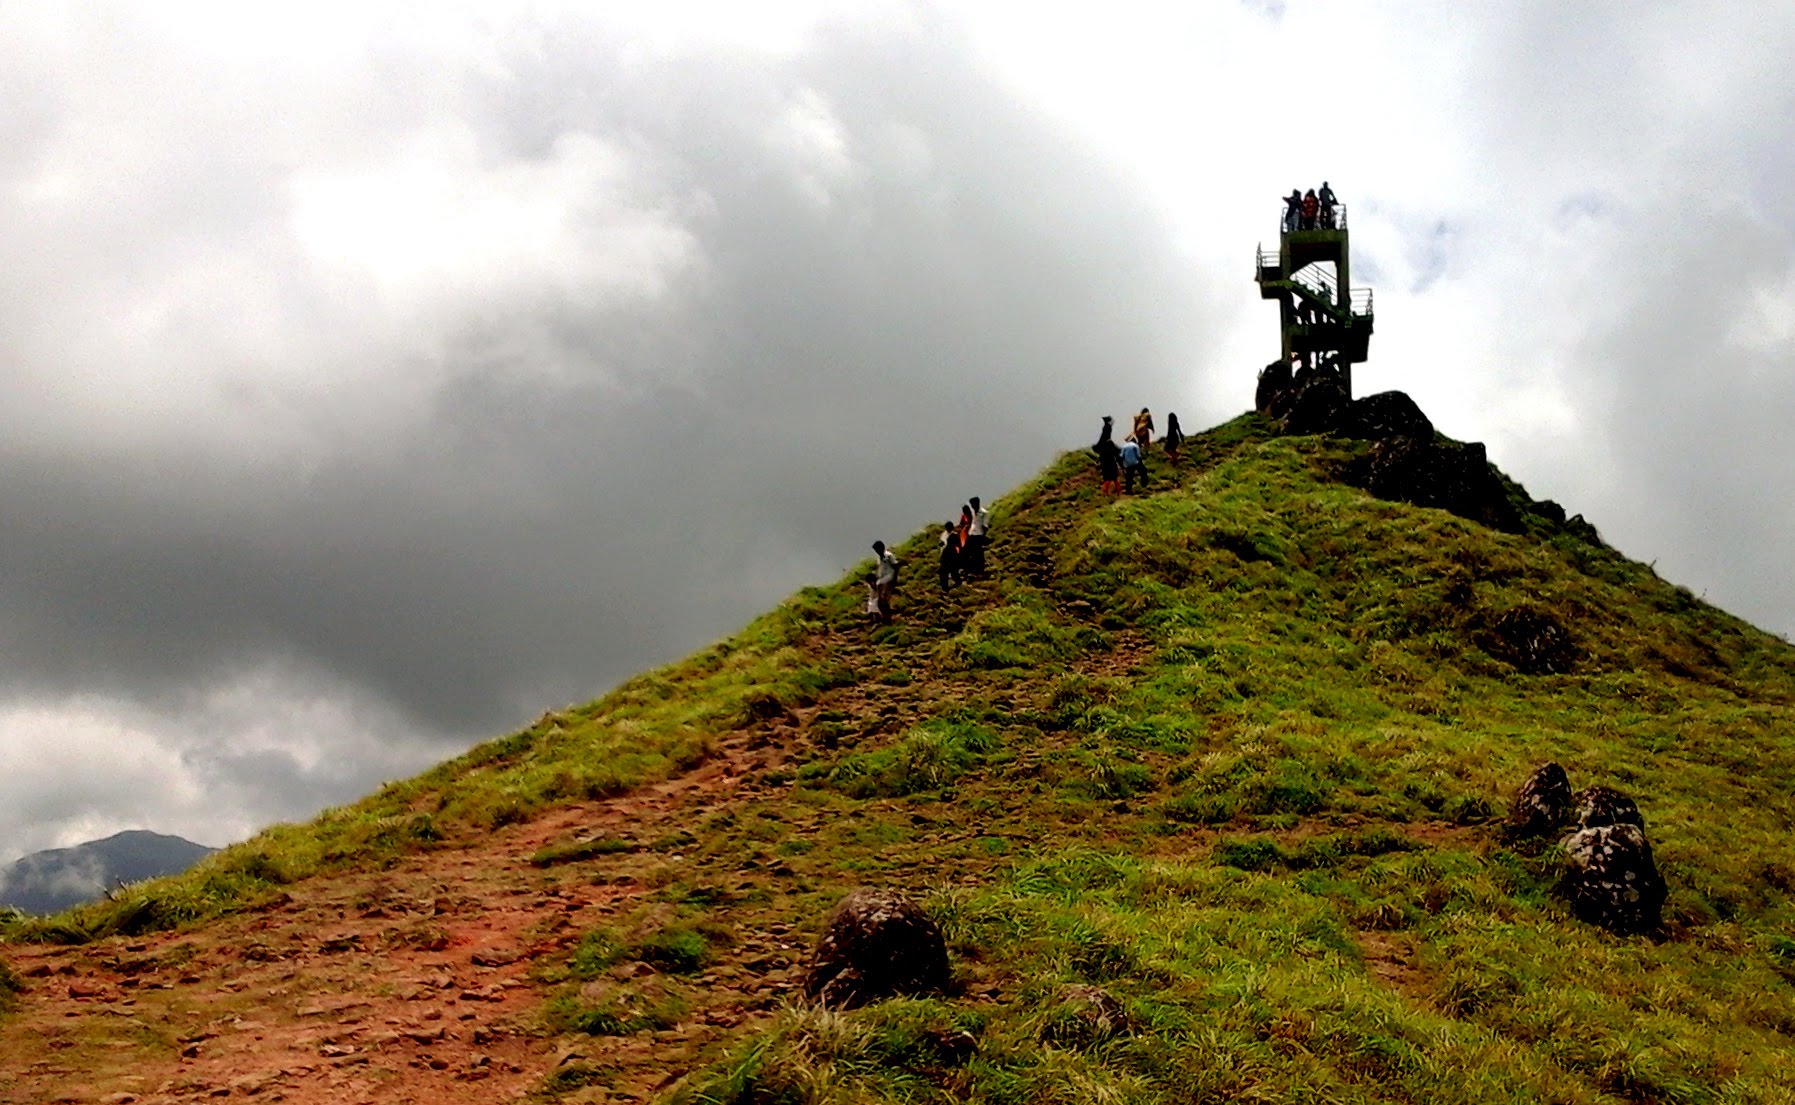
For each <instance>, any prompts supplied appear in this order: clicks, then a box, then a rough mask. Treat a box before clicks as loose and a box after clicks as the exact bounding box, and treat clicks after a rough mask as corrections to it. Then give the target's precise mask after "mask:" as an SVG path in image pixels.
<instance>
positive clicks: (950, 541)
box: [941, 522, 965, 591]
mask: <svg viewBox="0 0 1795 1105" xmlns="http://www.w3.org/2000/svg"><path fill="white" fill-rule="evenodd" d="M964 570H965V569H964V567H963V566H962V564H961V562H960V531H959V530H957V529H955V528H954V524H953V523H952V522H943V523H941V589H942V590H943V591H951V590H953V589H954V584H956V583H959V582H960V579H961V576H962V574H963V572H964Z"/></svg>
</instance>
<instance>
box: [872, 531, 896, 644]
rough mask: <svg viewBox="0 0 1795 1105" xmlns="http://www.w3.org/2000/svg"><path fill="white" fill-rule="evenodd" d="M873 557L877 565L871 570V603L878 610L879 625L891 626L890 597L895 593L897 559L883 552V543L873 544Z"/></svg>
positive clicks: (876, 542) (875, 542)
mask: <svg viewBox="0 0 1795 1105" xmlns="http://www.w3.org/2000/svg"><path fill="white" fill-rule="evenodd" d="M873 555H874V556H876V557H878V558H879V560H878V563H877V565H875V567H874V569H873V602H874V605H875V606H876V607H877V609H878V614H879V623H880V624H881V625H889V624H891V596H892V595H893V594H895V593H896V592H897V581H898V561H897V557H895V556H893V555H891V554H890V553H889V552H886V551H885V542H883V541H874V542H873Z"/></svg>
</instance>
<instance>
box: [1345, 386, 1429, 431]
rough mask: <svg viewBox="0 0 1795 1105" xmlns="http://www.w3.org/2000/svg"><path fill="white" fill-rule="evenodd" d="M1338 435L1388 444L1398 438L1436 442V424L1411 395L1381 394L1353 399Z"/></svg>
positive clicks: (1387, 392) (1398, 392)
mask: <svg viewBox="0 0 1795 1105" xmlns="http://www.w3.org/2000/svg"><path fill="white" fill-rule="evenodd" d="M1336 432H1338V433H1340V434H1343V435H1345V436H1346V437H1356V438H1359V439H1360V440H1362V441H1388V440H1390V439H1391V438H1396V437H1412V438H1415V439H1416V440H1418V441H1432V440H1433V436H1434V424H1433V421H1432V420H1431V419H1429V418H1428V417H1427V415H1426V414H1424V413H1422V410H1421V407H1420V406H1419V405H1418V404H1416V402H1415V401H1414V400H1413V399H1410V398H1409V397H1408V393H1407V392H1401V391H1380V392H1378V393H1377V394H1376V395H1367V396H1365V398H1363V399H1355V400H1353V401H1352V405H1351V406H1349V407H1348V408H1347V409H1346V414H1345V416H1344V417H1342V418H1341V420H1340V425H1339V428H1338V430H1337V431H1336Z"/></svg>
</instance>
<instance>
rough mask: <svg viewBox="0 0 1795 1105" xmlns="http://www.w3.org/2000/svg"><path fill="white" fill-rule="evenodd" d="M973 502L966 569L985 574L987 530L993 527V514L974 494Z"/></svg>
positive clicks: (976, 573) (968, 533)
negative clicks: (990, 513) (988, 512)
mask: <svg viewBox="0 0 1795 1105" xmlns="http://www.w3.org/2000/svg"><path fill="white" fill-rule="evenodd" d="M970 502H971V503H972V527H971V528H970V529H969V530H967V534H966V537H967V542H966V549H965V554H966V561H965V563H966V570H967V571H968V572H970V573H971V574H973V575H975V576H982V575H984V574H985V531H987V530H988V529H990V528H991V515H989V514H987V513H986V512H985V508H984V507H982V506H980V505H979V497H978V496H977V495H974V496H973V497H972V499H971V500H970Z"/></svg>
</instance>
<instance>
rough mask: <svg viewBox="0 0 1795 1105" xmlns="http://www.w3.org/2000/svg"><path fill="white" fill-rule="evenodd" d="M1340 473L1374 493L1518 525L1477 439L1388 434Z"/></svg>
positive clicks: (1495, 524)
mask: <svg viewBox="0 0 1795 1105" xmlns="http://www.w3.org/2000/svg"><path fill="white" fill-rule="evenodd" d="M1346 478H1347V480H1348V482H1350V483H1353V484H1355V485H1356V486H1359V487H1362V488H1364V489H1365V490H1367V491H1369V492H1371V493H1372V494H1373V495H1376V496H1377V497H1378V498H1380V499H1394V500H1396V501H1397V502H1404V503H1413V504H1415V505H1416V506H1429V507H1437V508H1438V509H1440V510H1447V511H1451V512H1452V513H1454V514H1456V515H1458V516H1459V517H1461V518H1469V519H1470V520H1472V521H1473V522H1482V523H1483V524H1484V525H1486V526H1489V527H1491V528H1493V529H1499V530H1504V531H1507V532H1509V533H1518V532H1520V530H1521V516H1520V512H1519V511H1517V510H1516V509H1515V506H1514V503H1513V502H1511V501H1510V500H1509V497H1508V488H1507V487H1505V486H1504V485H1503V483H1502V480H1501V478H1500V477H1498V476H1497V475H1496V472H1495V469H1493V468H1491V467H1490V461H1489V457H1488V456H1486V455H1485V453H1484V449H1483V443H1482V442H1477V441H1472V442H1465V443H1461V442H1456V441H1424V440H1421V439H1419V438H1413V437H1397V438H1390V439H1389V440H1387V441H1379V442H1375V443H1373V444H1372V446H1371V448H1370V450H1369V451H1368V452H1367V453H1366V454H1365V455H1364V456H1363V457H1362V458H1360V459H1359V460H1358V461H1356V462H1354V463H1353V464H1352V465H1349V466H1348V468H1347V472H1346Z"/></svg>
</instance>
